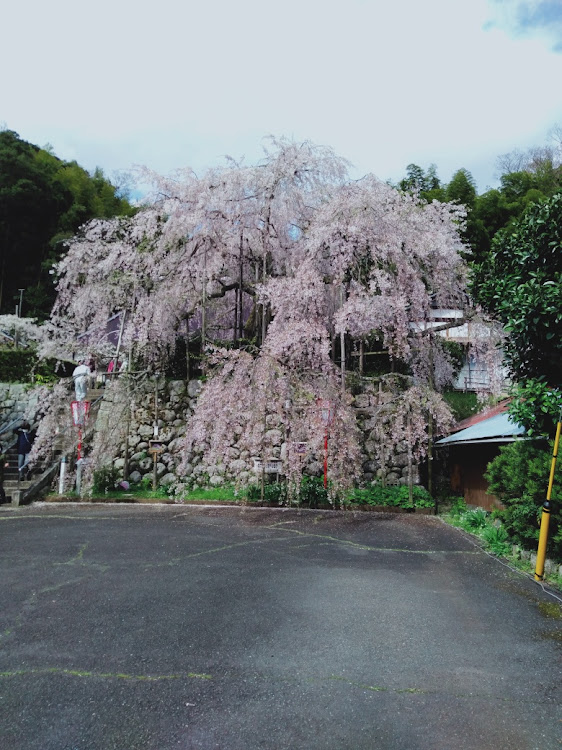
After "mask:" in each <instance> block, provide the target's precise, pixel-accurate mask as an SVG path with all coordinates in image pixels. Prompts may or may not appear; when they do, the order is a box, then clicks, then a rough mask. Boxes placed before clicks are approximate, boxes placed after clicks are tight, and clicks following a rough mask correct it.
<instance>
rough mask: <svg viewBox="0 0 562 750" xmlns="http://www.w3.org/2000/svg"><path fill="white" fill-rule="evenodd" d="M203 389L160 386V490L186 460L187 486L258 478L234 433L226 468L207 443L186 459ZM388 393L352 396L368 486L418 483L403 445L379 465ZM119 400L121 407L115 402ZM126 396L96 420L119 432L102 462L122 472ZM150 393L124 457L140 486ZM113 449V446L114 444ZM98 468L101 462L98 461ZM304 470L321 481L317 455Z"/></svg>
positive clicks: (279, 454)
mask: <svg viewBox="0 0 562 750" xmlns="http://www.w3.org/2000/svg"><path fill="white" fill-rule="evenodd" d="M201 388H202V384H201V382H200V381H198V380H191V381H189V382H188V383H186V382H185V381H183V380H181V381H164V380H161V381H160V383H159V388H158V419H157V423H158V436H157V439H158V441H159V442H161V443H162V446H163V448H164V450H163V451H162V453H160V454H159V455H158V460H157V464H156V473H157V478H158V482H159V483H160V484H161V485H169V484H172V483H174V482H175V481H177V476H176V470H177V468H178V466H179V464H180V463H181V462H182V461H184V460H185V465H184V472H185V479H186V483H187V484H188V485H190V486H193V487H197V486H208V485H210V486H220V485H221V484H224V483H227V482H234V481H238V482H242V483H243V484H247V483H249V482H251V481H252V478H253V477H255V476H256V474H255V472H254V464H255V459H256V458H258V457H256V456H252V455H250V453H249V452H248V451H247V450H243V449H241V448H240V446H239V444H238V442H237V436H236V434H233V436H232V445H231V446H230V448H229V461H228V466H227V465H225V464H213V465H210V464H208V463H207V461H206V460H205V451H206V446H205V444H200V445H196V446H195V447H194V450H193V452H192V453H191V454H190V455H188V456H185V454H184V437H185V432H186V424H187V422H188V420H189V418H190V416H191V415H192V414H193V411H194V409H195V407H196V405H197V396H198V394H199V393H200V391H201ZM391 398H392V393H390V392H385V391H384V390H381V388H380V387H379V385H378V383H374V382H373V381H365V385H364V392H362V393H359V394H358V395H356V396H355V404H354V405H355V408H356V411H357V418H358V423H359V425H360V426H361V430H362V434H363V465H362V468H363V480H364V481H365V482H371V481H373V480H381V479H383V478H384V480H385V483H386V484H407V482H408V477H409V473H410V471H411V472H412V480H413V483H414V484H418V483H419V475H418V470H417V467H416V466H410V461H409V457H408V447H407V445H406V444H405V443H404V444H402V445H399V446H398V449H397V450H396V451H395V452H394V453H393V454H392V455H391V456H388V457H387V458H386V461H385V462H384V465H381V463H380V461H379V460H377V451H376V435H375V427H376V422H377V413H378V412H379V410H380V409H381V408H387V407H388V401H389V400H390V399H391ZM119 400H121V402H120V401H119ZM124 401H125V397H124V396H123V394H121V396H119V395H118V392H117V391H116V392H115V393H114V394H113V395H112V396H111V397H110V396H109V393H108V398H107V399H104V401H103V402H102V405H101V409H100V413H99V416H98V428H100V429H101V428H102V426H103V429H105V430H106V431H107V430H110V431H111V430H112V431H113V432H114V433H116V434H117V432H118V433H119V437H118V440H117V443H118V444H119V447H118V449H117V450H115V449H113V453H112V455H110V454H109V453H107V458H106V462H107V463H109V462H110V461H111V460H113V465H114V466H115V467H116V468H117V469H119V471H121V472H122V471H123V468H124V465H125V452H126V448H127V441H126V440H125V431H126V430H125V427H126V420H127V417H126V415H125V412H126V404H125V403H124ZM154 404H155V398H154V391H153V390H150V389H148V390H147V391H146V392H145V393H144V394H143V395H142V396H137V397H136V399H135V405H134V408H133V410H132V412H131V415H130V422H129V437H128V457H129V479H130V481H132V482H134V483H135V484H136V483H139V482H141V481H142V480H143V478H144V477H146V478H147V479H146V481H147V482H148V481H151V479H152V475H153V458H152V456H151V455H150V454H149V447H150V443H149V441H150V440H151V439H153V437H154V417H155V409H154ZM276 419H277V418H276V417H275V416H274V415H269V416H268V417H267V427H268V430H267V433H266V440H267V443H268V446H269V454H270V457H271V458H273V459H275V458H281V459H282V458H283V457H284V455H285V453H286V444H285V443H284V440H283V432H282V430H281V429H279V427H280V425H279V424H278V423H277V422H276ZM113 443H114V444H115V441H113ZM98 463H99V459H98ZM304 471H305V473H306V474H308V475H310V476H322V473H323V462H322V457H321V456H314V455H311V456H306V457H305V459H304Z"/></svg>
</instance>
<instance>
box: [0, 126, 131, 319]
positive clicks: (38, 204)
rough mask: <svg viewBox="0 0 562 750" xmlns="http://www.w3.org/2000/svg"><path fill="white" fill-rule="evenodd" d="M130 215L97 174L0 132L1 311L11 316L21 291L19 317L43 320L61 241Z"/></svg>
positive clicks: (50, 294)
mask: <svg viewBox="0 0 562 750" xmlns="http://www.w3.org/2000/svg"><path fill="white" fill-rule="evenodd" d="M132 211H133V209H132V207H131V206H130V205H129V203H128V202H127V200H125V199H124V198H122V197H121V196H119V195H118V191H117V188H115V187H114V186H113V185H112V184H111V183H110V182H109V181H108V180H107V179H106V178H105V177H104V176H103V173H102V172H101V170H96V172H95V173H94V175H93V176H92V175H90V174H88V172H86V170H85V169H83V168H82V167H80V166H79V165H78V164H77V163H76V162H70V163H69V162H64V161H61V160H60V159H58V158H57V157H56V156H55V155H54V154H53V153H51V152H50V151H49V150H44V149H40V148H38V147H37V146H34V145H32V144H30V143H27V142H26V141H23V140H21V139H20V138H19V136H18V134H17V133H14V132H13V131H10V130H4V131H0V312H2V313H5V312H7V313H13V312H14V310H15V305H16V303H17V302H19V292H18V289H24V290H25V292H24V299H23V312H24V315H26V316H36V317H40V318H44V317H46V316H47V315H48V313H49V312H50V308H51V305H52V302H53V299H54V288H53V283H52V277H51V276H50V275H49V273H48V271H49V269H50V268H51V266H52V264H53V263H54V262H55V261H56V260H58V259H59V258H60V257H61V255H62V253H63V252H64V244H63V241H64V240H65V239H67V238H68V237H71V236H72V235H73V234H75V232H76V231H77V229H78V227H79V226H80V225H81V224H83V223H84V222H86V221H88V220H89V219H92V218H95V217H111V216H116V215H121V214H130V213H132Z"/></svg>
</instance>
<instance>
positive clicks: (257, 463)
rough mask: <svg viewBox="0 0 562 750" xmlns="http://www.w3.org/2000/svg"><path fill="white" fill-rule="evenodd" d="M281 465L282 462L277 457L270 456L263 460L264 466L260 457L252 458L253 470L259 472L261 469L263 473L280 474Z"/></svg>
mask: <svg viewBox="0 0 562 750" xmlns="http://www.w3.org/2000/svg"><path fill="white" fill-rule="evenodd" d="M282 466H283V462H282V461H281V459H279V458H270V459H269V460H267V461H266V462H265V466H264V465H263V463H262V460H261V458H254V471H255V472H260V471H262V469H263V472H264V473H265V474H280V473H281V469H282Z"/></svg>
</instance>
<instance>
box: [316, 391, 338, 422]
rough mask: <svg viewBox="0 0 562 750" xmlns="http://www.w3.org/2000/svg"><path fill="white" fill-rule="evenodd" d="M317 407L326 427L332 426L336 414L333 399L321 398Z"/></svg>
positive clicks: (317, 402)
mask: <svg viewBox="0 0 562 750" xmlns="http://www.w3.org/2000/svg"><path fill="white" fill-rule="evenodd" d="M316 407H317V409H318V411H319V412H320V419H321V420H322V424H323V425H324V427H330V425H331V424H332V422H333V421H334V416H335V408H334V404H333V403H332V402H331V401H327V400H325V399H323V398H319V399H318V400H317V401H316Z"/></svg>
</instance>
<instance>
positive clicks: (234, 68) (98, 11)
mask: <svg viewBox="0 0 562 750" xmlns="http://www.w3.org/2000/svg"><path fill="white" fill-rule="evenodd" d="M2 27H3V33H2V44H1V45H0V71H1V73H0V124H1V125H2V126H3V127H7V128H9V129H10V130H15V131H16V132H17V133H19V135H20V136H21V137H22V138H24V139H25V140H28V141H30V142H32V143H36V144H38V145H40V146H44V145H45V144H47V143H50V144H51V145H52V146H53V148H54V151H55V153H56V154H57V156H59V157H61V158H63V159H67V160H71V159H76V161H78V162H79V164H81V165H82V166H84V167H86V168H87V169H90V170H92V169H93V168H94V167H96V166H100V167H101V168H102V169H103V170H104V172H105V173H106V174H107V175H108V176H111V175H112V173H113V171H114V170H128V169H130V168H132V167H133V166H134V165H136V164H143V165H146V166H148V167H150V168H152V169H155V170H157V171H158V172H161V173H168V172H170V171H172V170H173V169H175V168H178V167H185V166H192V167H193V168H195V169H196V170H198V171H201V170H202V169H204V168H205V167H206V166H210V165H216V164H219V163H221V162H222V159H223V157H224V156H225V155H227V154H228V155H231V156H233V157H235V158H240V157H242V156H245V157H246V161H247V162H255V161H257V160H259V158H260V156H261V154H262V139H263V137H264V136H266V135H268V134H274V135H277V136H281V135H285V136H289V137H293V138H294V139H296V140H311V141H313V142H315V143H319V144H323V145H328V146H331V147H332V148H333V149H334V150H335V151H336V152H337V153H338V154H339V155H341V156H343V157H345V158H347V159H349V160H350V161H351V162H352V163H353V165H354V168H355V169H354V172H353V174H354V176H357V177H358V176H361V175H363V174H365V173H367V172H372V173H374V174H376V175H377V176H378V177H380V178H381V179H383V180H386V179H391V180H393V181H397V180H399V179H400V178H401V177H402V176H403V175H404V174H405V169H406V165H407V164H409V163H410V162H415V163H417V164H419V165H421V166H422V167H424V168H427V167H428V166H429V165H430V164H431V163H432V162H433V163H435V164H436V165H437V168H438V174H439V176H440V177H441V179H442V180H448V179H449V178H450V177H451V175H452V174H453V173H454V172H455V171H456V170H457V169H459V168H460V167H465V168H466V169H468V170H469V171H471V172H472V174H473V176H474V178H475V179H476V182H477V186H478V189H479V192H483V191H484V190H485V189H486V187H487V186H491V185H494V184H496V179H495V175H496V165H495V160H496V157H497V156H498V155H499V154H502V153H505V152H507V151H511V150H513V149H514V148H517V147H519V148H525V147H528V146H533V145H543V144H545V143H546V142H547V131H548V129H549V128H550V127H551V126H552V125H554V124H555V123H560V124H562V96H561V92H562V0H524V1H521V0H384V1H383V0H283V2H275V3H273V2H268V1H267V0H197V1H196V0H159V1H158V2H147V0H97V1H96V2H93V3H85V2H77V0H49V1H48V2H46V1H45V0H18V2H11V3H9V4H4V7H3V9H2Z"/></svg>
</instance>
